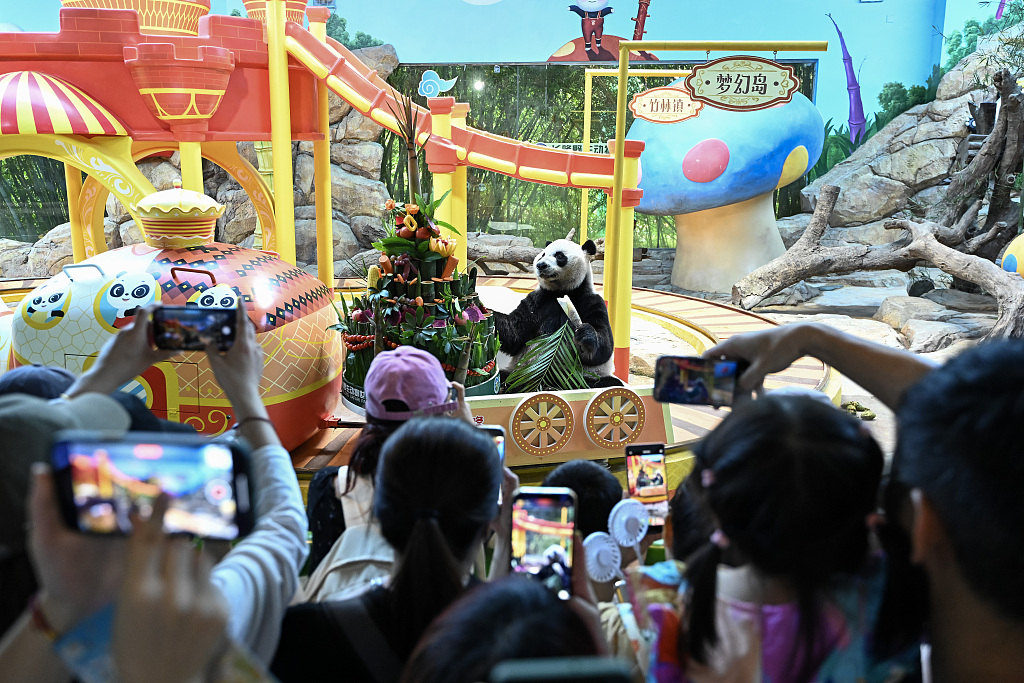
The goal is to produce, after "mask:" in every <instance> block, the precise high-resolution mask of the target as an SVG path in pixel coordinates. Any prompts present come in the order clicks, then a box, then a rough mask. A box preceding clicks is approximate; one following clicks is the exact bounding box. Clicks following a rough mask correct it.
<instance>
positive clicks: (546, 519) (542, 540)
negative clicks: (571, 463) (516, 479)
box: [512, 486, 576, 600]
mask: <svg viewBox="0 0 1024 683" xmlns="http://www.w3.org/2000/svg"><path fill="white" fill-rule="evenodd" d="M575 528H576V494H575V493H573V492H572V489H567V488H558V487H545V486H524V487H523V488H520V489H519V493H518V494H517V495H516V500H515V503H514V504H513V507H512V571H513V572H516V573H518V574H528V575H530V576H531V577H533V578H535V579H537V580H538V581H540V582H542V583H543V584H544V585H545V586H547V587H548V588H549V589H551V591H552V592H553V593H555V595H557V596H558V597H559V598H561V599H562V600H568V599H569V598H571V597H572V549H573V548H572V546H573V531H574V530H575Z"/></svg>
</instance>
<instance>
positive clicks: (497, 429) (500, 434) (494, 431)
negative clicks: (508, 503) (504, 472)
mask: <svg viewBox="0 0 1024 683" xmlns="http://www.w3.org/2000/svg"><path fill="white" fill-rule="evenodd" d="M480 429H482V430H484V431H485V432H487V434H488V436H490V437H491V438H492V439H494V447H495V448H496V449H498V460H499V461H500V462H501V468H502V469H505V428H504V427H502V426H501V425H480ZM502 500H503V498H502V493H501V489H500V488H499V489H498V506H499V507H500V506H501V501H502Z"/></svg>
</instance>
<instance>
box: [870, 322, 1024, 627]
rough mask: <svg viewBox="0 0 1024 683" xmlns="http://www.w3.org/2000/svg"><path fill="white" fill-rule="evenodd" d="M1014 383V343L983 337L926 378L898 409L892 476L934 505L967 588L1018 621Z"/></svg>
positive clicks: (1023, 353) (1021, 546)
mask: <svg viewBox="0 0 1024 683" xmlns="http://www.w3.org/2000/svg"><path fill="white" fill-rule="evenodd" d="M1022 380H1024V342H1022V341H1021V340H1008V341H1000V342H992V343H987V344H982V345H980V346H978V347H977V348H974V349H971V350H970V351H967V352H965V353H963V354H962V355H960V356H958V357H956V358H954V359H952V360H950V361H949V362H948V363H947V364H946V365H944V366H943V367H941V368H938V369H936V370H934V371H933V372H931V373H929V374H928V375H926V376H925V377H924V379H922V380H921V381H920V382H918V383H917V384H916V385H915V386H913V387H911V388H910V389H909V390H908V391H907V393H906V395H905V396H904V399H903V403H902V405H901V406H900V409H899V412H898V419H899V439H898V441H897V444H896V453H895V456H894V458H893V475H892V478H893V479H894V481H895V483H896V484H899V485H902V486H904V487H906V489H910V488H919V489H921V491H922V492H923V493H924V495H925V496H926V497H927V498H928V500H929V502H930V503H931V504H932V505H933V506H934V508H935V511H936V513H937V514H938V516H939V519H940V520H941V522H942V525H943V527H944V530H945V532H946V534H947V536H948V537H949V541H950V544H951V546H952V548H953V555H954V558H955V560H956V565H957V567H958V569H959V570H960V572H961V574H962V575H963V578H964V581H965V582H966V583H967V585H968V586H969V587H970V589H971V590H972V591H973V592H974V593H975V594H976V595H977V596H978V597H979V598H981V599H982V600H984V601H985V602H986V603H988V604H990V605H991V606H992V607H993V609H995V610H996V611H997V612H998V613H999V614H1000V615H1001V616H1003V617H1004V618H1006V619H1010V620H1012V621H1014V622H1017V623H1022V622H1024V589H1022V588H1021V583H1020V577H1021V575H1024V536H1022V535H1021V529H1022V528H1024V502H1022V499H1021V497H1020V496H1021V488H1022V486H1024V442H1022V441H1021V436H1020V429H1021V425H1022V424H1024V391H1022V389H1021V386H1022ZM887 526H893V523H892V522H890V524H889V525H887Z"/></svg>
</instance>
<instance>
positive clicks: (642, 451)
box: [626, 443, 668, 532]
mask: <svg viewBox="0 0 1024 683" xmlns="http://www.w3.org/2000/svg"><path fill="white" fill-rule="evenodd" d="M626 484H627V488H628V490H627V493H628V495H629V497H630V498H635V499H636V500H639V501H640V502H641V503H643V504H644V507H645V508H647V513H648V523H649V526H648V530H649V532H660V531H661V529H662V527H663V526H664V525H665V518H666V517H667V516H668V472H667V471H666V469H665V444H661V443H657V444H636V445H630V446H626Z"/></svg>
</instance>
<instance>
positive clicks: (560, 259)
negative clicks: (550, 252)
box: [555, 251, 569, 268]
mask: <svg viewBox="0 0 1024 683" xmlns="http://www.w3.org/2000/svg"><path fill="white" fill-rule="evenodd" d="M568 262H569V259H567V258H566V257H565V254H563V253H562V252H560V251H559V252H557V253H555V263H557V264H558V265H559V267H561V268H564V267H565V264H566V263H568Z"/></svg>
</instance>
